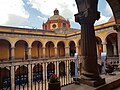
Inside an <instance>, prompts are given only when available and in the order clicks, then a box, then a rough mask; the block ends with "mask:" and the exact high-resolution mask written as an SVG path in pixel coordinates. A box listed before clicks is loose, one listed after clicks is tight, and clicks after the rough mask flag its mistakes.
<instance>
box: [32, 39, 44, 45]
mask: <svg viewBox="0 0 120 90" xmlns="http://www.w3.org/2000/svg"><path fill="white" fill-rule="evenodd" d="M36 41H37V42H40V43H41V44H42V46H43V42H42V41H41V40H39V39H35V40H33V41H32V42H31V44H30V45H31V46H32V44H33V43H34V42H36Z"/></svg>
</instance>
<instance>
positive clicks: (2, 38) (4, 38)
mask: <svg viewBox="0 0 120 90" xmlns="http://www.w3.org/2000/svg"><path fill="white" fill-rule="evenodd" d="M0 40H6V41H8V42H9V43H10V45H11V46H12V41H11V40H10V39H9V38H6V37H0Z"/></svg>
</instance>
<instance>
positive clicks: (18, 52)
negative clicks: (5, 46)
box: [15, 40, 28, 60]
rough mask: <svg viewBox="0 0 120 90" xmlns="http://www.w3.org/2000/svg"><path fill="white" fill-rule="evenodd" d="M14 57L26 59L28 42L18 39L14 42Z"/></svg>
mask: <svg viewBox="0 0 120 90" xmlns="http://www.w3.org/2000/svg"><path fill="white" fill-rule="evenodd" d="M15 59H23V60H25V59H28V43H27V42H26V41H24V40H19V41H17V42H16V43H15Z"/></svg>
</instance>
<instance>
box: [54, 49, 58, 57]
mask: <svg viewBox="0 0 120 90" xmlns="http://www.w3.org/2000/svg"><path fill="white" fill-rule="evenodd" d="M54 48H55V57H58V53H57V47H54Z"/></svg>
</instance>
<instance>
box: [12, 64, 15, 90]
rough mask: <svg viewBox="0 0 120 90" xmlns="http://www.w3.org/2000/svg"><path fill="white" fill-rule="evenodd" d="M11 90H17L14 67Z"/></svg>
mask: <svg viewBox="0 0 120 90" xmlns="http://www.w3.org/2000/svg"><path fill="white" fill-rule="evenodd" d="M11 90H15V70H14V66H11Z"/></svg>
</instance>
